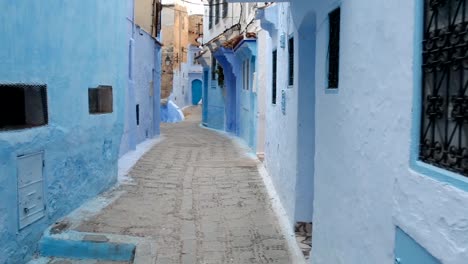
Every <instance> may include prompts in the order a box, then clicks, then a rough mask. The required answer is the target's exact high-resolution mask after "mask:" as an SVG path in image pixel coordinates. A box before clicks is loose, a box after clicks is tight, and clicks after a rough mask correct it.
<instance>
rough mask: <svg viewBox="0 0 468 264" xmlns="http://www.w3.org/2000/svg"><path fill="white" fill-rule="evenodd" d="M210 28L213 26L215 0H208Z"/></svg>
mask: <svg viewBox="0 0 468 264" xmlns="http://www.w3.org/2000/svg"><path fill="white" fill-rule="evenodd" d="M208 5H209V6H208V28H209V29H212V28H213V0H209V1H208Z"/></svg>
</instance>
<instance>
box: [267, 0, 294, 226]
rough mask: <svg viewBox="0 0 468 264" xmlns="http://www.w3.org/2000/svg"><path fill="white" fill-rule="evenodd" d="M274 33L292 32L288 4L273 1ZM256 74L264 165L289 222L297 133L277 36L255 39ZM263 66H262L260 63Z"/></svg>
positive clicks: (291, 91)
mask: <svg viewBox="0 0 468 264" xmlns="http://www.w3.org/2000/svg"><path fill="white" fill-rule="evenodd" d="M277 5H278V6H277V7H276V12H277V15H278V22H277V23H278V24H277V29H278V36H279V35H281V34H284V35H285V36H287V35H289V34H292V33H293V29H292V20H290V17H289V15H288V6H289V4H277ZM258 43H259V47H260V48H259V49H258V53H259V54H258V58H259V59H260V58H262V59H261V60H262V64H260V61H259V74H260V76H262V75H264V77H262V78H263V79H264V81H263V82H259V90H264V91H265V100H266V101H265V109H266V114H265V115H266V116H265V118H266V129H265V131H266V132H265V167H266V169H267V171H268V173H269V174H270V176H271V177H272V180H273V183H274V185H275V187H276V189H277V192H278V194H279V196H280V200H281V202H282V204H283V206H284V207H285V210H286V211H287V214H288V216H289V220H290V224H291V226H293V223H294V207H295V205H294V203H295V185H296V181H295V180H296V160H297V158H296V156H297V155H296V149H297V148H296V146H297V145H296V140H295V138H296V134H297V107H296V106H297V89H296V88H295V87H293V88H288V79H287V78H288V71H287V65H288V50H287V46H284V48H282V47H281V45H280V38H279V37H276V38H275V39H272V38H271V36H270V35H269V34H268V33H266V32H265V33H261V34H260V35H259V39H258ZM275 49H276V50H277V51H278V57H277V59H278V60H277V65H278V71H277V97H276V105H273V104H272V100H271V99H272V52H273V50H275ZM262 65H263V66H262ZM283 91H284V92H285V95H286V114H283V112H282V109H281V100H282V99H281V97H282V96H281V95H282V92H283Z"/></svg>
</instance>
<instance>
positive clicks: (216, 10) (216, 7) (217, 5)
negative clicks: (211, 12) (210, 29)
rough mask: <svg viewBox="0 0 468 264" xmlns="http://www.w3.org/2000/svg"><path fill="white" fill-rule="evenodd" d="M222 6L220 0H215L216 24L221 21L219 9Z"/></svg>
mask: <svg viewBox="0 0 468 264" xmlns="http://www.w3.org/2000/svg"><path fill="white" fill-rule="evenodd" d="M220 7H221V4H220V2H219V0H216V1H215V24H216V25H217V24H218V23H219V9H220Z"/></svg>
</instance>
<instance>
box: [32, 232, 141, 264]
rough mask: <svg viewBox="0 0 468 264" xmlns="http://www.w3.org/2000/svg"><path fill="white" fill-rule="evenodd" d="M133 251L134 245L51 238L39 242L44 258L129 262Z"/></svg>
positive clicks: (40, 251) (132, 256)
mask: <svg viewBox="0 0 468 264" xmlns="http://www.w3.org/2000/svg"><path fill="white" fill-rule="evenodd" d="M135 249H136V246H135V245H133V244H124V243H111V242H107V243H100V242H92V241H82V240H65V239H56V238H51V237H43V238H42V239H41V240H40V241H39V253H40V254H41V255H42V256H45V257H61V258H69V259H96V260H110V261H131V260H133V258H134V256H135Z"/></svg>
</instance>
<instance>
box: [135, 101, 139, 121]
mask: <svg viewBox="0 0 468 264" xmlns="http://www.w3.org/2000/svg"><path fill="white" fill-rule="evenodd" d="M135 110H136V124H137V126H139V125H140V105H139V104H137V105H136V109H135Z"/></svg>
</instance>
